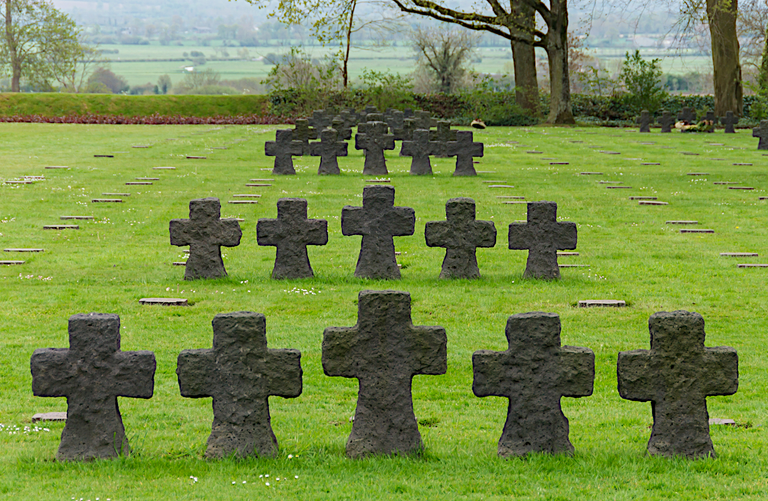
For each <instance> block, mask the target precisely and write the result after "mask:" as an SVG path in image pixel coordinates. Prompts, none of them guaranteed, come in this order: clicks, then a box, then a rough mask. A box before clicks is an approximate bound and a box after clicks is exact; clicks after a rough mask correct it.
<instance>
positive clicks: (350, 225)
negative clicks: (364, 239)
mask: <svg viewBox="0 0 768 501" xmlns="http://www.w3.org/2000/svg"><path fill="white" fill-rule="evenodd" d="M364 218H365V212H364V210H363V208H362V207H353V206H351V205H345V206H344V208H342V209H341V234H342V235H344V236H350V235H362V234H363V233H362V232H363V221H364Z"/></svg>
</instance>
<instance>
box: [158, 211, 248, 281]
mask: <svg viewBox="0 0 768 501" xmlns="http://www.w3.org/2000/svg"><path fill="white" fill-rule="evenodd" d="M169 230H170V233H171V245H178V246H185V245H189V259H187V266H186V267H185V268H186V271H185V272H184V280H195V279H196V278H219V277H226V276H227V270H226V269H225V268H224V261H222V260H221V246H222V245H223V246H224V247H237V246H238V245H240V237H242V236H243V232H242V231H241V230H240V223H238V222H237V220H236V219H221V203H220V202H219V199H218V198H213V197H209V198H198V199H195V200H191V201H190V202H189V219H171V223H170V225H169Z"/></svg>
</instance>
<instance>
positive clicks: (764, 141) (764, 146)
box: [752, 120, 768, 150]
mask: <svg viewBox="0 0 768 501" xmlns="http://www.w3.org/2000/svg"><path fill="white" fill-rule="evenodd" d="M752 137H759V138H760V142H758V143H757V149H758V150H768V120H760V125H759V126H758V127H755V128H754V129H752Z"/></svg>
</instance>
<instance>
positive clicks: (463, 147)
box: [446, 130, 483, 176]
mask: <svg viewBox="0 0 768 501" xmlns="http://www.w3.org/2000/svg"><path fill="white" fill-rule="evenodd" d="M456 136H457V137H456V141H449V142H448V147H447V148H446V153H447V154H448V156H449V157H456V170H454V171H453V175H454V176H476V175H477V172H475V165H474V163H475V162H474V160H472V159H473V158H474V157H482V156H483V143H475V142H473V137H472V136H473V134H472V132H471V131H468V130H462V131H459V132H457V133H456Z"/></svg>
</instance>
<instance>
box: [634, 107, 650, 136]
mask: <svg viewBox="0 0 768 501" xmlns="http://www.w3.org/2000/svg"><path fill="white" fill-rule="evenodd" d="M635 123H636V124H637V125H639V126H640V132H651V114H650V113H648V110H643V111H641V112H640V116H639V117H637V120H635Z"/></svg>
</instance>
